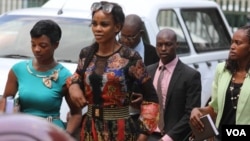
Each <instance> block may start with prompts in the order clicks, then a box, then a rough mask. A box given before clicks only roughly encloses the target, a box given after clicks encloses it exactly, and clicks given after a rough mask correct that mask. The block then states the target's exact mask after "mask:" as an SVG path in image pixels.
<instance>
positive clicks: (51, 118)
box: [45, 116, 60, 122]
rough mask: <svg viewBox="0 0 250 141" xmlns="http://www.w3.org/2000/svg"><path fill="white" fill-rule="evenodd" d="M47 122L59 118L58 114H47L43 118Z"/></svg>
mask: <svg viewBox="0 0 250 141" xmlns="http://www.w3.org/2000/svg"><path fill="white" fill-rule="evenodd" d="M45 119H46V120H47V121H48V122H52V121H53V120H54V119H60V117H59V116H47V117H46V118H45Z"/></svg>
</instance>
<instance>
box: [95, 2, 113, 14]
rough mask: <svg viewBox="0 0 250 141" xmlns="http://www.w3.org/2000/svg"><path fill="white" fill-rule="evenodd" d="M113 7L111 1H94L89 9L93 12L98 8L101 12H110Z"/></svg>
mask: <svg viewBox="0 0 250 141" xmlns="http://www.w3.org/2000/svg"><path fill="white" fill-rule="evenodd" d="M113 8H114V5H113V4H111V3H105V4H102V3H100V2H94V3H93V4H92V6H91V11H92V12H94V11H97V10H99V9H102V11H103V12H105V13H110V12H111V11H112V9H113Z"/></svg>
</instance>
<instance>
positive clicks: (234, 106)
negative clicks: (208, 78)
mask: <svg viewBox="0 0 250 141" xmlns="http://www.w3.org/2000/svg"><path fill="white" fill-rule="evenodd" d="M247 75H248V74H246V76H245V77H244V79H245V78H246V77H247ZM234 84H235V78H234V77H233V78H232V82H231V83H230V87H229V89H230V94H231V98H230V99H231V101H232V105H233V109H235V110H236V109H237V103H238V99H239V97H240V91H241V87H242V85H243V84H242V85H241V86H240V88H239V89H240V90H239V92H238V94H237V95H236V96H234V89H235V86H234Z"/></svg>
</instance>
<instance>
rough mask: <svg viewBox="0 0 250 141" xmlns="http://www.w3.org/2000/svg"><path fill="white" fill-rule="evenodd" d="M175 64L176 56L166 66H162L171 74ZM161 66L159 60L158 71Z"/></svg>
mask: <svg viewBox="0 0 250 141" xmlns="http://www.w3.org/2000/svg"><path fill="white" fill-rule="evenodd" d="M177 62H178V57H177V56H176V57H175V58H174V59H173V60H172V61H171V62H169V63H168V64H166V65H164V66H165V68H166V70H167V71H169V72H173V71H174V69H175V66H176V64H177ZM162 65H163V63H162V61H161V60H160V62H159V66H158V70H159V68H160V66H162Z"/></svg>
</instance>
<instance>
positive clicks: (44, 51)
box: [31, 35, 58, 62]
mask: <svg viewBox="0 0 250 141" xmlns="http://www.w3.org/2000/svg"><path fill="white" fill-rule="evenodd" d="M57 46H58V44H55V45H53V44H51V42H50V39H49V38H48V37H47V36H46V35H42V36H41V37H38V38H31V49H32V52H33V54H34V56H35V58H36V59H37V60H38V61H41V62H46V61H48V60H51V59H53V55H54V51H55V49H56V48H57Z"/></svg>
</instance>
